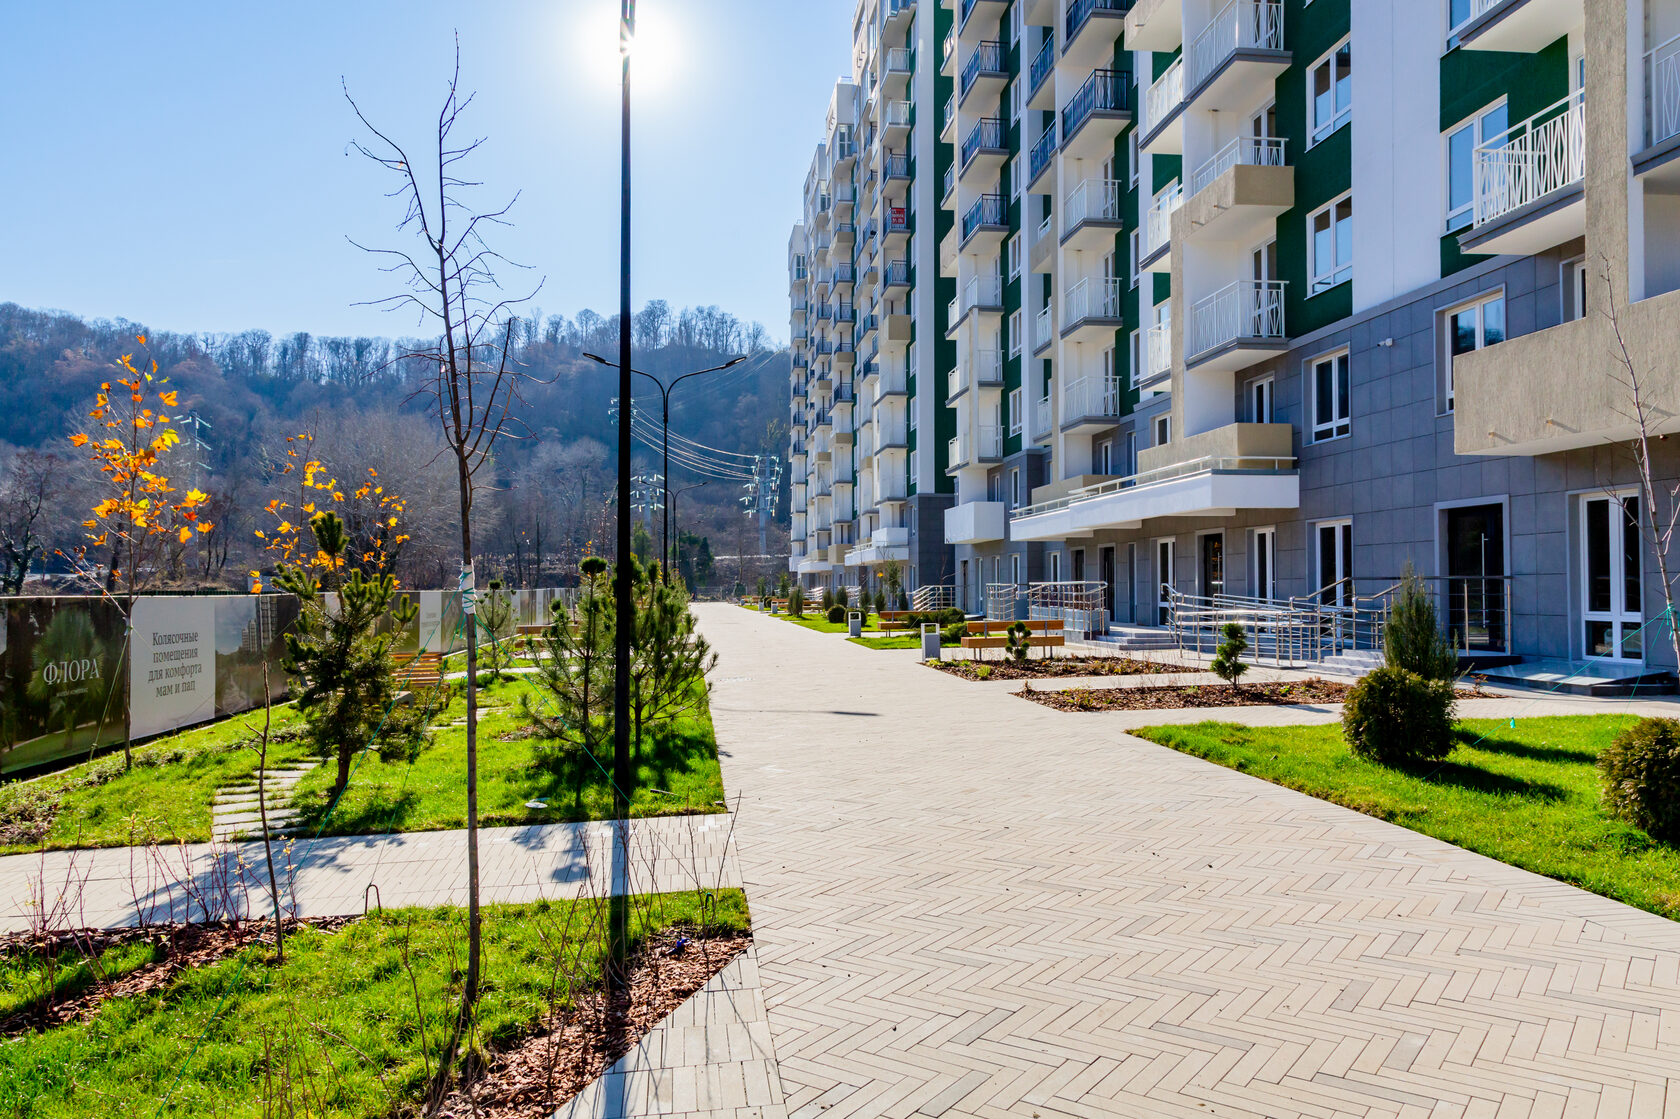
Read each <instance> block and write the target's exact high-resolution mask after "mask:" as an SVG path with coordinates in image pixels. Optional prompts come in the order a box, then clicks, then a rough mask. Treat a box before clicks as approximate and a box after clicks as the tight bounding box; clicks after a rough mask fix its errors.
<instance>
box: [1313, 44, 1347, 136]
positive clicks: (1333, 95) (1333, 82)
mask: <svg viewBox="0 0 1680 1119" xmlns="http://www.w3.org/2000/svg"><path fill="white" fill-rule="evenodd" d="M1352 112H1353V48H1352V45H1351V44H1350V43H1349V42H1348V40H1346V39H1343V40H1342V43H1341V45H1340V46H1338V47H1335V48H1334V49H1332V50H1331V51H1330V53H1329V54H1327V55H1325V56H1324V57H1323V58H1322V59H1320V60H1319V61H1318V63H1317V64H1316V65H1314V66H1313V68H1312V73H1310V74H1309V75H1308V76H1307V126H1308V128H1309V129H1311V132H1312V142H1313V143H1314V144H1316V143H1318V142H1319V141H1320V140H1322V139H1324V138H1325V137H1326V136H1328V135H1330V133H1332V132H1334V131H1336V129H1338V128H1340V127H1341V126H1342V125H1344V124H1346V123H1347V122H1348V118H1349V117H1350V116H1351V115H1352Z"/></svg>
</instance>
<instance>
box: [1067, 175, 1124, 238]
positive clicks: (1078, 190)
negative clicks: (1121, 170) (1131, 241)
mask: <svg viewBox="0 0 1680 1119" xmlns="http://www.w3.org/2000/svg"><path fill="white" fill-rule="evenodd" d="M1125 196H1126V184H1125V183H1123V182H1121V181H1120V180H1118V179H1086V180H1085V181H1084V182H1081V183H1078V184H1077V185H1075V186H1074V188H1073V189H1072V190H1070V191H1069V192H1068V196H1067V199H1066V201H1065V202H1064V203H1063V206H1062V221H1063V226H1062V244H1063V245H1064V246H1066V247H1068V248H1072V249H1104V248H1112V247H1113V246H1114V235H1115V234H1116V233H1118V232H1120V230H1121V228H1122V227H1123V225H1124V219H1125V215H1124V213H1123V211H1122V210H1121V202H1122V200H1124V198H1125Z"/></svg>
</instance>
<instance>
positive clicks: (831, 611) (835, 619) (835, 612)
mask: <svg viewBox="0 0 1680 1119" xmlns="http://www.w3.org/2000/svg"><path fill="white" fill-rule="evenodd" d="M826 617H827V618H828V620H829V622H830V623H831V624H833V625H839V624H840V623H841V622H843V621H845V620H846V608H845V607H844V606H841V605H840V604H839V603H835V604H834V605H833V606H830V607H829V608H828V614H827V615H826Z"/></svg>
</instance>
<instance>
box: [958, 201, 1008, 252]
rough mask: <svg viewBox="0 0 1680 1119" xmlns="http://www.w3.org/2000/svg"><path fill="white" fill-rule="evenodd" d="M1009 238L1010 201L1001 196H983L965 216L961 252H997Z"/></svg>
mask: <svg viewBox="0 0 1680 1119" xmlns="http://www.w3.org/2000/svg"><path fill="white" fill-rule="evenodd" d="M1007 236H1009V200H1008V199H1006V198H1005V197H1004V196H1003V195H1001V194H982V195H981V196H980V197H979V198H977V199H975V200H974V205H972V206H970V207H969V208H968V213H966V214H964V215H963V220H962V241H961V243H960V251H962V252H968V251H970V250H975V251H982V250H994V251H995V250H996V249H997V247H998V246H999V245H1001V244H1003V239H1004V238H1005V237H1007Z"/></svg>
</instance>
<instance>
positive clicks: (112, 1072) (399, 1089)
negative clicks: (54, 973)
mask: <svg viewBox="0 0 1680 1119" xmlns="http://www.w3.org/2000/svg"><path fill="white" fill-rule="evenodd" d="M599 904H600V903H599V902H594V901H582V902H559V903H537V904H534V905H522V906H489V907H487V908H486V910H485V914H484V948H485V980H486V982H485V986H484V995H483V998H482V1000H481V1003H480V1013H479V1035H480V1038H481V1039H482V1040H483V1041H485V1042H488V1043H490V1044H491V1045H505V1044H507V1043H510V1042H512V1041H514V1040H516V1039H517V1038H519V1037H520V1036H522V1035H523V1034H524V1033H525V1031H526V1030H527V1029H528V1028H529V1026H530V1025H531V1024H533V1023H534V1022H535V1021H536V1020H537V1019H538V1018H539V1017H540V1016H541V1014H542V1012H543V1009H544V1007H545V1006H546V1005H547V1004H548V1002H549V996H550V992H551V990H553V983H554V979H555V970H556V967H557V965H559V964H561V962H562V961H565V966H566V967H567V968H568V969H570V968H572V967H575V968H576V969H577V975H578V976H579V978H581V979H582V980H583V981H584V982H585V983H590V982H594V981H596V980H598V978H599V976H600V963H601V957H602V946H601V942H600V937H599V932H598V930H599V928H600V925H601V923H602V918H601V917H599V916H598V915H596V914H594V913H592V911H593V910H594V909H596V908H597V907H598V906H599ZM465 914H466V911H465V910H463V909H432V910H400V911H398V910H394V911H391V912H388V913H385V914H383V915H379V914H375V915H373V916H370V917H367V918H365V919H363V920H361V921H358V922H356V923H354V924H351V925H349V926H347V927H345V928H343V929H341V930H340V931H338V932H336V933H322V932H318V931H315V930H303V931H300V932H298V933H297V934H295V935H294V936H292V937H290V938H289V939H288V941H287V944H286V963H285V966H283V967H277V966H274V965H273V963H272V960H271V953H270V952H269V950H268V948H267V947H266V946H262V947H257V946H253V947H249V948H246V949H244V950H243V951H242V952H241V953H239V954H238V955H237V956H234V957H231V958H228V959H225V960H222V961H220V962H218V963H215V964H212V965H209V966H205V967H198V968H189V969H186V970H184V971H182V972H181V973H180V974H178V975H177V976H176V977H175V978H174V979H173V980H172V981H171V982H170V983H169V985H168V986H167V987H165V988H164V989H162V990H160V991H156V992H153V993H151V994H147V995H143V996H138V997H127V998H116V999H111V1000H109V1001H107V1002H106V1003H105V1004H104V1005H103V1006H102V1007H101V1008H100V1010H99V1012H98V1013H97V1014H96V1015H94V1016H93V1018H92V1019H91V1020H89V1021H85V1022H73V1023H70V1024H67V1025H62V1026H57V1027H54V1028H52V1029H49V1030H48V1031H47V1032H45V1033H43V1034H27V1035H24V1036H21V1037H19V1038H16V1039H14V1040H10V1041H7V1042H6V1043H5V1044H0V1116H8V1117H13V1116H15V1117H18V1119H23V1117H25V1116H29V1117H32V1119H68V1117H71V1116H75V1117H78V1119H79V1117H83V1116H88V1115H100V1116H136V1117H152V1116H159V1115H167V1116H193V1117H195V1119H196V1117H200V1116H215V1117H217V1119H222V1117H227V1119H245V1117H249V1119H257V1117H266V1116H270V1115H291V1114H294V1107H295V1108H296V1109H297V1110H296V1112H295V1113H296V1114H299V1115H302V1114H308V1115H312V1116H330V1117H334V1119H376V1117H378V1119H383V1117H386V1116H392V1115H398V1114H404V1115H406V1114H410V1113H411V1106H412V1104H413V1101H414V1100H415V1099H416V1097H417V1096H418V1095H419V1093H420V1091H421V1089H422V1087H423V1086H424V1084H425V1083H426V1079H427V1069H428V1067H429V1065H428V1062H431V1063H435V1061H436V1060H437V1051H438V1049H439V1048H440V1044H441V1039H442V1038H444V1037H445V1036H446V1032H447V1029H448V1026H449V1024H450V1021H451V1015H452V1012H453V1009H454V1007H455V1005H456V1003H455V1001H454V999H453V998H452V993H451V991H450V990H449V989H448V986H447V984H448V980H449V974H450V966H449V965H450V961H452V960H455V961H458V960H460V959H461V958H462V955H463V953H464V948H465V940H466V915H465ZM631 915H632V917H631V920H632V924H631V929H632V936H633V937H635V938H637V939H641V938H644V937H646V936H648V935H650V934H652V933H655V932H657V931H660V930H662V929H666V928H670V927H672V926H679V927H681V926H697V925H699V924H700V921H701V917H702V912H701V899H699V898H697V897H696V896H695V895H693V894H664V895H658V896H654V897H638V898H634V899H632V905H631ZM592 917H593V920H594V927H595V928H596V930H597V932H596V935H594V936H580V935H579V930H580V929H583V928H585V927H587V926H589V925H590V923H591V918H592ZM705 917H706V919H707V921H708V923H710V924H713V925H714V926H722V927H723V928H727V929H730V930H744V929H746V928H747V927H748V920H747V907H746V901H745V898H744V897H743V896H742V895H741V893H740V892H739V891H735V890H729V891H722V892H720V893H719V894H718V896H717V902H716V906H715V910H714V909H713V908H712V907H710V906H708V907H707V909H706V912H705ZM568 928H569V929H570V935H568V934H567V930H568ZM405 943H406V946H407V949H408V957H409V960H410V961H411V963H412V978H411V973H410V970H409V968H407V967H405V966H404V963H403V950H404V946H405ZM107 956H109V957H110V959H109V960H107V961H105V962H106V963H107V964H108V965H109V966H108V967H107V972H108V974H110V975H112V976H115V975H118V974H122V973H125V972H127V971H131V970H133V968H135V967H138V966H140V964H142V963H144V962H146V961H147V960H148V959H149V958H150V956H149V948H148V946H146V945H131V946H127V947H123V948H117V949H111V950H110V951H109V952H108V953H107ZM74 971H75V965H72V964H68V963H67V964H66V965H65V972H66V974H65V975H64V976H62V977H61V982H64V983H74V981H75V980H74ZM40 982H41V976H40V975H39V974H38V973H37V972H36V971H35V969H34V968H33V967H32V965H31V964H30V962H29V961H28V960H26V959H20V958H17V957H12V958H7V959H0V1009H3V1008H16V1007H18V1006H21V1005H26V1004H27V1002H28V1000H29V999H30V998H31V997H34V995H33V992H34V991H37V990H39V984H40ZM416 983H417V984H418V996H417V995H416V991H415V987H414V986H413V984H416ZM83 985H84V986H85V985H86V984H85V983H84V984H83ZM564 992H565V988H564V980H563V979H562V981H561V987H560V999H559V1001H560V1002H562V1003H564V1001H565V1000H564ZM286 1073H289V1074H290V1080H291V1091H290V1093H289V1094H290V1102H291V1105H292V1106H286V1105H285V1102H284V1098H283V1090H282V1088H281V1087H280V1084H281V1083H283V1081H284V1079H285V1075H286ZM265 1097H267V1100H266V1102H267V1106H266V1107H265Z"/></svg>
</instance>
